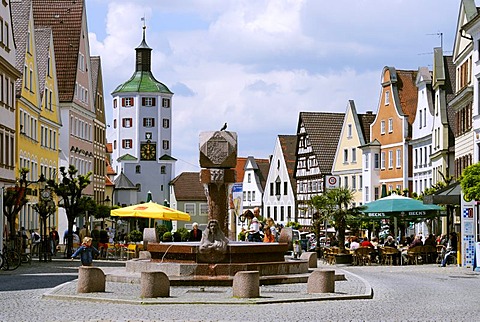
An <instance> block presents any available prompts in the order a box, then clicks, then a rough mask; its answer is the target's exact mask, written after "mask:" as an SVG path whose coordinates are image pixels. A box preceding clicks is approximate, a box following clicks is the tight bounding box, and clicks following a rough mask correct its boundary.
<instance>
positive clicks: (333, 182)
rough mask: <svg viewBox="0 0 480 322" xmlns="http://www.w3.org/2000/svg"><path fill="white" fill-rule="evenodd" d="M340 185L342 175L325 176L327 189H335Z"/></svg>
mask: <svg viewBox="0 0 480 322" xmlns="http://www.w3.org/2000/svg"><path fill="white" fill-rule="evenodd" d="M339 187H340V177H339V176H325V190H326V189H335V188H339Z"/></svg>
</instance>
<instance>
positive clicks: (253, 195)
mask: <svg viewBox="0 0 480 322" xmlns="http://www.w3.org/2000/svg"><path fill="white" fill-rule="evenodd" d="M252 201H255V191H252Z"/></svg>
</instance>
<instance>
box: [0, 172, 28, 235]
mask: <svg viewBox="0 0 480 322" xmlns="http://www.w3.org/2000/svg"><path fill="white" fill-rule="evenodd" d="M28 172H30V170H29V169H28V168H21V169H20V171H19V179H18V180H17V183H16V184H15V187H9V188H6V189H4V190H3V214H4V215H5V217H6V218H7V221H8V225H9V230H10V231H16V229H15V223H16V221H17V215H18V214H19V213H20V211H21V210H22V208H23V206H24V205H26V204H27V202H28V199H27V193H26V192H27V187H28V185H29V183H28V181H27V174H28ZM15 236H16V235H15V234H10V236H9V238H10V239H12V238H15Z"/></svg>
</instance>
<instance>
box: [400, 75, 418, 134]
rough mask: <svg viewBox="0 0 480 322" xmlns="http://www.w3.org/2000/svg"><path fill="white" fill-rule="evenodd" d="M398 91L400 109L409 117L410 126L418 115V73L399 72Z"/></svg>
mask: <svg viewBox="0 0 480 322" xmlns="http://www.w3.org/2000/svg"><path fill="white" fill-rule="evenodd" d="M397 77H398V81H397V89H398V98H399V99H400V107H401V109H402V111H403V114H404V115H406V116H408V123H409V124H410V125H412V124H413V122H414V121H415V115H416V114H417V99H418V88H417V86H416V78H417V71H415V70H397Z"/></svg>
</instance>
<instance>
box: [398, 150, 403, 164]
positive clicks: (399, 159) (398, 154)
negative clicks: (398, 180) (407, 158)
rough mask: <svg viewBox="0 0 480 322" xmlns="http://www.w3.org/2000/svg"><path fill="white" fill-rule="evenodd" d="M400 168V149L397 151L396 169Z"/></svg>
mask: <svg viewBox="0 0 480 322" xmlns="http://www.w3.org/2000/svg"><path fill="white" fill-rule="evenodd" d="M401 166H402V153H401V150H400V149H397V168H400V167H401Z"/></svg>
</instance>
